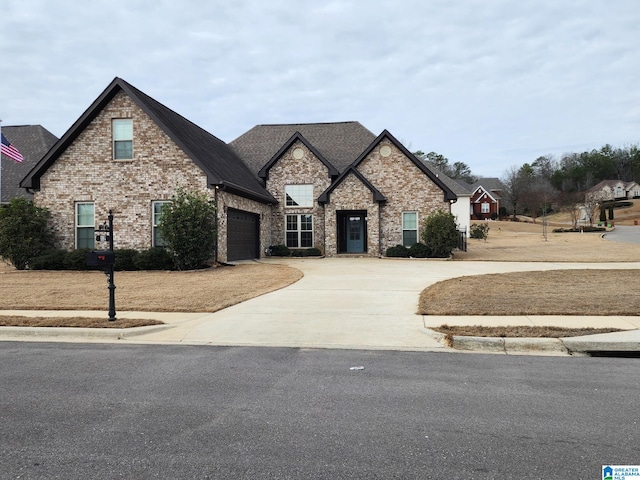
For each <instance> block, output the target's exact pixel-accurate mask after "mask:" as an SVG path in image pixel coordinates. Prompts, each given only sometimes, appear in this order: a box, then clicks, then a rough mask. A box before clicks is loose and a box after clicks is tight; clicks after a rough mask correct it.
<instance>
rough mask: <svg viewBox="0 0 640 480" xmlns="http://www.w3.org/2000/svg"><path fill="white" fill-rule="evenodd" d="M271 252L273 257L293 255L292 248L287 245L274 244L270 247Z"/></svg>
mask: <svg viewBox="0 0 640 480" xmlns="http://www.w3.org/2000/svg"><path fill="white" fill-rule="evenodd" d="M269 252H270V255H271V256H272V257H288V256H290V255H291V250H289V247H287V246H286V245H272V246H270V247H269Z"/></svg>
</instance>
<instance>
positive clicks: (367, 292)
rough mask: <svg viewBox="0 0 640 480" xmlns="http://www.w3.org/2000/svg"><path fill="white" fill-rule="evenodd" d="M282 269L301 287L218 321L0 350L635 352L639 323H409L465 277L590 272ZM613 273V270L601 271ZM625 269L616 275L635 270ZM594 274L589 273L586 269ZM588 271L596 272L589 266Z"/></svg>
mask: <svg viewBox="0 0 640 480" xmlns="http://www.w3.org/2000/svg"><path fill="white" fill-rule="evenodd" d="M267 261H268V262H273V263H287V264H291V265H292V266H295V267H296V268H299V269H300V270H302V271H303V273H304V277H303V278H302V279H301V280H300V281H298V282H296V283H294V284H292V285H290V286H288V287H286V288H283V289H281V290H278V291H275V292H272V293H269V294H266V295H262V296H260V297H256V298H253V299H251V300H248V301H246V302H242V303H240V304H238V305H234V306H232V307H229V308H226V309H224V310H221V311H218V312H215V313H163V312H160V313H159V312H117V317H118V318H126V317H130V318H145V319H158V320H161V321H163V322H165V325H160V326H151V327H140V328H132V329H118V328H115V329H82V328H20V327H1V328H0V340H26V341H56V342H58V341H70V342H120V343H132V344H134V343H135V344H183V345H221V346H263V347H295V348H343V349H372V350H376V349H383V350H406V351H439V352H444V351H452V349H451V348H450V347H449V346H447V345H445V339H444V338H443V335H441V334H438V333H436V332H434V331H433V330H431V329H430V328H429V327H433V326H438V325H442V324H448V325H462V324H466V325H485V326H493V325H556V326H567V325H569V326H588V327H614V328H622V329H628V330H629V331H627V332H620V333H612V334H605V335H597V336H588V337H574V338H572V339H564V340H557V339H502V338H500V339H479V338H475V337H454V338H453V339H452V347H453V350H465V351H469V350H471V351H482V352H495V353H503V354H505V353H509V354H544V355H567V354H569V353H583V352H587V351H595V350H603V351H640V330H639V329H640V317H621V316H618V317H560V316H550V317H533V316H528V317H489V316H483V317H427V316H424V317H423V316H420V315H416V314H415V312H416V310H417V302H418V297H419V294H420V292H421V291H422V290H423V289H424V288H425V287H427V286H428V285H431V284H433V283H435V282H437V281H440V280H444V279H447V278H453V277H459V276H462V275H476V274H483V273H500V272H505V271H532V270H546V269H549V270H550V269H558V268H587V266H588V265H589V264H541V263H514V262H510V263H499V262H449V261H433V262H421V261H415V262H414V261H393V260H381V259H368V258H356V259H349V258H338V259H331V258H327V259H322V260H316V259H309V260H284V261H283V260H281V259H278V260H267ZM607 267H608V268H611V265H607ZM639 267H640V265H638V264H635V263H633V264H624V265H621V266H619V267H618V268H639ZM589 268H591V267H589ZM593 268H603V266H602V264H600V265H596V264H594V266H593ZM11 314H12V315H33V316H54V315H61V316H92V317H95V316H104V317H106V315H107V314H106V311H103V312H96V311H93V312H76V311H73V312H68V311H67V312H64V311H26V312H25V311H0V315H11Z"/></svg>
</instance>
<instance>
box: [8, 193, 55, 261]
mask: <svg viewBox="0 0 640 480" xmlns="http://www.w3.org/2000/svg"><path fill="white" fill-rule="evenodd" d="M48 222H49V211H48V210H47V209H46V208H41V207H36V206H35V205H34V204H33V202H32V201H31V200H27V199H25V198H21V197H18V198H13V199H12V200H11V201H10V202H9V205H8V206H6V207H4V208H0V257H2V258H4V259H5V260H8V261H9V262H11V264H12V265H13V266H14V267H15V268H16V269H18V270H24V269H25V268H27V267H28V266H29V263H30V262H31V260H32V259H33V258H35V257H37V256H38V255H40V254H41V253H43V252H44V251H45V250H47V249H50V248H51V247H52V246H53V233H52V232H51V230H50V228H49V225H48Z"/></svg>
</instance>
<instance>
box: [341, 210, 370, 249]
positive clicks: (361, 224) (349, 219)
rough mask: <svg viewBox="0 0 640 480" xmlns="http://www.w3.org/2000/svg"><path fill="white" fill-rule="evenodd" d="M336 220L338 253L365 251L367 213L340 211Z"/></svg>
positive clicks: (361, 211)
mask: <svg viewBox="0 0 640 480" xmlns="http://www.w3.org/2000/svg"><path fill="white" fill-rule="evenodd" d="M337 220H338V232H337V233H338V253H365V252H366V251H367V212H366V211H363V210H353V211H351V210H340V211H338V212H337Z"/></svg>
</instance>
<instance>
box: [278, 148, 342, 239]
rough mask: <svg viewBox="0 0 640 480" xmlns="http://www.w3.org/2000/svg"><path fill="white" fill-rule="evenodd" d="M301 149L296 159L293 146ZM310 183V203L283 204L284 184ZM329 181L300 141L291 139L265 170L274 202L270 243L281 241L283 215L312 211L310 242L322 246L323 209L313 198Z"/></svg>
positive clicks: (284, 216) (325, 187) (326, 172)
mask: <svg viewBox="0 0 640 480" xmlns="http://www.w3.org/2000/svg"><path fill="white" fill-rule="evenodd" d="M298 148H299V149H301V150H302V152H303V153H302V157H301V158H299V159H296V158H295V157H294V155H293V152H294V150H296V149H298ZM300 184H307V185H313V198H314V202H313V206H312V207H305V208H301V207H287V206H286V202H285V186H286V185H300ZM330 184H331V178H330V177H329V170H328V168H327V166H326V165H325V164H323V163H322V162H321V161H320V160H319V159H318V158H317V157H316V156H315V155H314V154H313V153H312V152H311V151H310V150H309V149H308V148H307V147H306V146H305V145H304V144H303V143H302V142H299V141H298V142H295V143H294V144H293V145H292V146H291V148H289V149H288V150H287V151H286V152H285V153H284V154H283V155H282V156H281V157H280V159H279V160H278V161H277V162H276V163H275V164H274V165H273V167H272V168H271V169H270V170H269V177H268V178H267V181H266V187H267V190H268V191H269V193H271V195H273V196H274V197H275V198H276V200H278V204H277V205H274V206H273V210H272V213H271V218H272V227H273V228H272V230H271V235H270V241H271V245H283V244H284V243H285V221H286V215H288V214H289V215H293V214H309V213H310V214H312V215H313V244H314V246H315V247H317V248H319V249H320V250H321V251H324V249H325V230H324V223H325V220H324V215H325V212H324V209H323V208H322V206H321V205H318V203H317V202H315V199H317V198H318V197H319V196H320V194H321V193H322V192H324V191H325V190H326V189H327V188H329V185H330Z"/></svg>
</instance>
